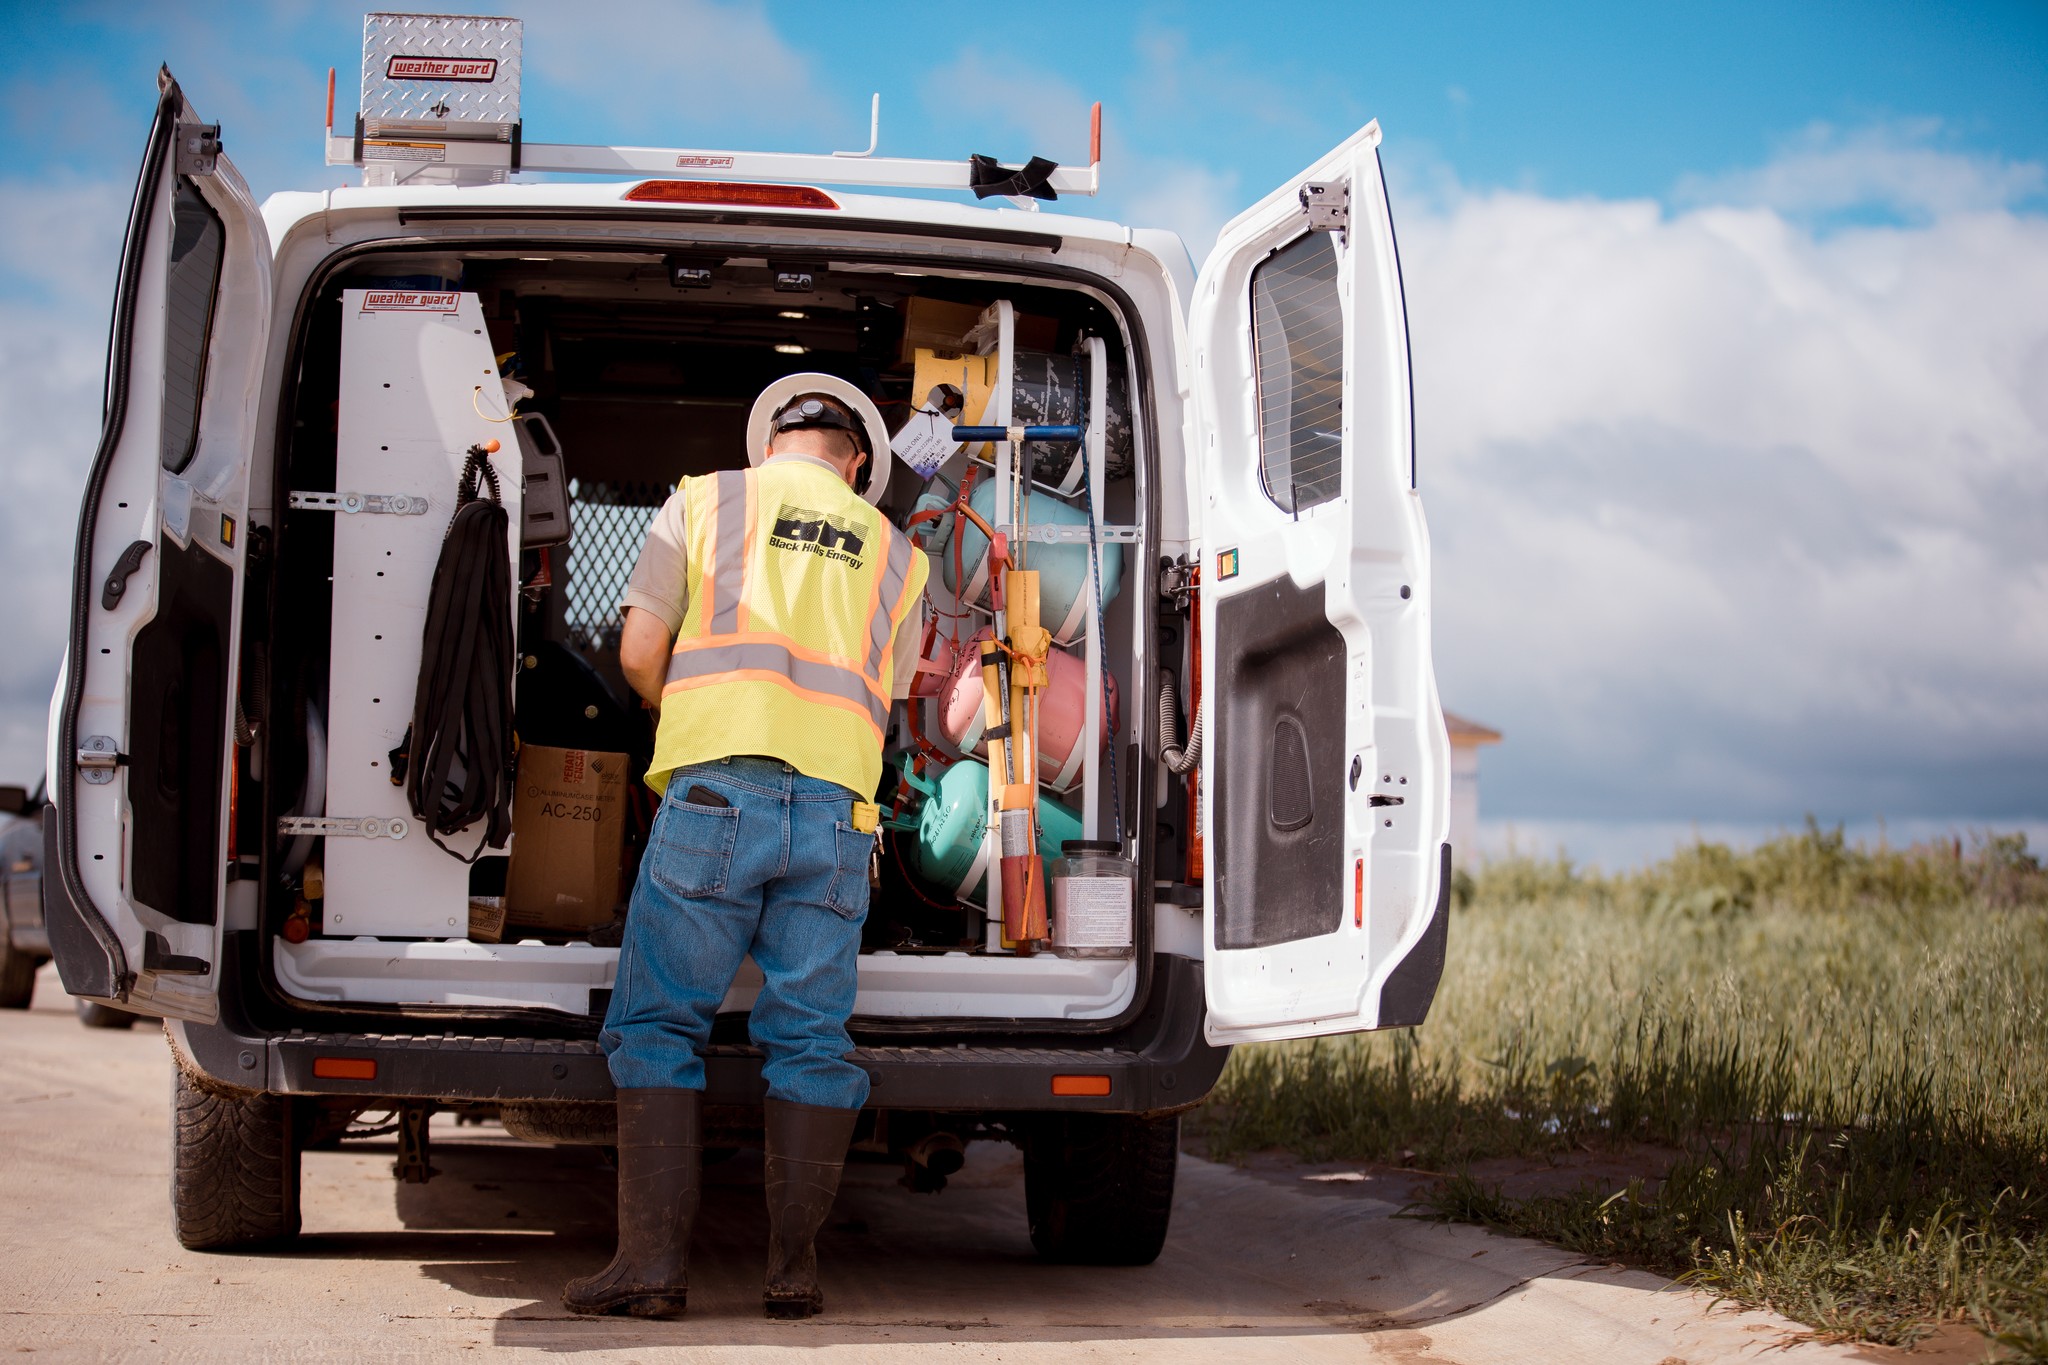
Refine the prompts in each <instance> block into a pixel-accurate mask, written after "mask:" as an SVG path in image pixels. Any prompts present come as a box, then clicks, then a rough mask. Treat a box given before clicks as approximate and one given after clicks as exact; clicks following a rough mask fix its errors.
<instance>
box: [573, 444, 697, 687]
mask: <svg viewBox="0 0 2048 1365" xmlns="http://www.w3.org/2000/svg"><path fill="white" fill-rule="evenodd" d="M675 491H676V486H675V485H674V484H672V483H601V482H597V481H594V480H590V479H571V480H569V582H568V599H569V601H568V610H567V625H568V627H569V639H570V642H571V643H573V644H574V645H575V646H576V647H577V648H579V649H584V650H593V649H613V648H616V647H617V645H618V641H619V598H620V597H621V596H623V595H624V594H625V591H626V580H627V579H629V578H631V577H632V576H633V565H634V563H635V562H636V561H637V560H638V559H639V558H640V545H641V542H643V541H645V540H646V539H647V527H648V524H649V523H650V522H652V521H653V520H654V514H655V513H656V512H658V511H660V510H661V505H662V504H663V503H664V502H667V501H668V496H669V494H671V493H673V492H675Z"/></svg>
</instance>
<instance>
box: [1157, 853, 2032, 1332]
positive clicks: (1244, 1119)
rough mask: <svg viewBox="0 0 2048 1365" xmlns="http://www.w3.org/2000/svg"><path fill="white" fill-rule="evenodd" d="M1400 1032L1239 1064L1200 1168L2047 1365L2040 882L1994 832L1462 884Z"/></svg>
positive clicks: (1849, 1327)
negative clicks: (1322, 1174) (1349, 1182)
mask: <svg viewBox="0 0 2048 1365" xmlns="http://www.w3.org/2000/svg"><path fill="white" fill-rule="evenodd" d="M1455 906H1456V908H1455V911H1454V915H1453V919H1452V924H1451V946H1450V960H1449V963H1448V965H1447V967H1446V969H1445V972H1444V980H1443V986H1442V988H1441V990H1440V991H1439V992H1438V995H1437V1000H1436V1004H1435V1007H1434V1009H1433V1010H1432V1012H1431V1015H1430V1019H1429V1022H1428V1023H1427V1024H1426V1025H1425V1026H1424V1027H1423V1028H1421V1029H1419V1030H1413V1031H1401V1032H1395V1033H1388V1034H1378V1035H1367V1036H1363V1037H1354V1038H1342V1039H1335V1040H1328V1041H1322V1042H1316V1043H1306V1044H1276V1045H1267V1046H1260V1047H1248V1048H1240V1049H1239V1050H1238V1051H1237V1052H1236V1053H1234V1054H1233V1055H1232V1058H1231V1061H1230V1065H1229V1066H1228V1068H1227V1069H1226V1070H1225V1072H1224V1075H1223V1079H1222V1081H1221V1083H1220V1084H1219V1085H1218V1087H1217V1089H1216V1092H1215V1094H1214V1096H1213V1097H1212V1099H1211V1101H1210V1103H1209V1104H1208V1105H1207V1106H1206V1107H1205V1109H1204V1110H1203V1111H1201V1113H1200V1114H1199V1115H1198V1116H1197V1119H1196V1122H1195V1127H1196V1131H1197V1132H1199V1133H1200V1134H1201V1135H1202V1137H1203V1138H1204V1139H1205V1140H1206V1142H1207V1144H1208V1146H1209V1149H1210V1151H1211V1152H1212V1153H1213V1154H1216V1155H1219V1156H1223V1157H1229V1156H1232V1155H1236V1154H1242V1153H1246V1152H1250V1151H1255V1150H1260V1149H1266V1148H1283V1149H1287V1150H1291V1151H1294V1152H1297V1153H1300V1154H1301V1155H1303V1156H1305V1157H1308V1158H1310V1159H1315V1160H1328V1159H1335V1158H1352V1159H1361V1160H1376V1161H1391V1162H1395V1163H1398V1164H1402V1165H1406V1166H1410V1167H1414V1168H1420V1169H1423V1170H1427V1171H1433V1172H1440V1173H1442V1174H1443V1176H1444V1178H1443V1179H1442V1180H1440V1181H1439V1182H1438V1183H1437V1184H1436V1185H1435V1186H1434V1188H1433V1189H1432V1191H1431V1192H1430V1193H1429V1194H1428V1195H1427V1197H1426V1198H1425V1200H1424V1206H1425V1208H1426V1209H1427V1210H1429V1211H1431V1212H1433V1213H1435V1214H1437V1215H1439V1216H1443V1217H1449V1218H1459V1219H1465V1220H1470V1221H1477V1222H1483V1223H1488V1224H1493V1225H1497V1226H1500V1227H1503V1228H1509V1229H1514V1230H1517V1231H1522V1232H1526V1233H1530V1234H1533V1235H1537V1236H1543V1237H1547V1238H1550V1239H1552V1240H1555V1241H1558V1242H1560V1243H1562V1244H1564V1245H1566V1246H1570V1247H1573V1248H1576V1249H1580V1250H1583V1251H1585V1252H1587V1253H1588V1254H1592V1255H1598V1256H1604V1257H1611V1258H1614V1259H1625V1260H1631V1261H1634V1262H1636V1263H1639V1264H1645V1265H1650V1266H1655V1267H1658V1268H1661V1269H1665V1270H1668V1271H1671V1272H1673V1273H1684V1274H1688V1275H1689V1276H1690V1277H1691V1278H1692V1279H1693V1280H1695V1281H1696V1282H1698V1283H1700V1284H1702V1285H1704V1286H1706V1287H1708V1288H1710V1289H1713V1290H1715V1291H1717V1292H1719V1293H1723V1294H1726V1295H1728V1296H1730V1297H1733V1298H1736V1299H1738V1300H1741V1301H1744V1302H1748V1303H1756V1304H1765V1305H1769V1306H1771V1307H1773V1308H1776V1309H1778V1310H1779V1311H1781V1312H1784V1313H1786V1314H1788V1315H1789V1316H1792V1317H1794V1318H1797V1319H1799V1320H1800V1321H1802V1322H1805V1323H1808V1324H1811V1325H1812V1326H1814V1327H1815V1328H1817V1329H1819V1330H1821V1331H1822V1332H1825V1333H1828V1334H1831V1335H1840V1336H1845V1337H1861V1338H1866V1339H1870V1340H1876V1341H1885V1342H1899V1341H1909V1340H1912V1339H1913V1338H1914V1337H1916V1336H1917V1335H1918V1334H1920V1333H1921V1332H1923V1331H1924V1330H1926V1328H1927V1327H1928V1326H1929V1325H1931V1324H1937V1323H1945V1322H1964V1323H1969V1324H1972V1325H1975V1326H1977V1327H1978V1328H1980V1329H1982V1330H1984V1331H1986V1332H1987V1333H1990V1334H1992V1335H1993V1336H1996V1337H1998V1338H1999V1339H2001V1340H2002V1341H2004V1342H2006V1343H2007V1344H2009V1345H2010V1346H2012V1347H2014V1348H2016V1349H2018V1350H2019V1351H2021V1352H2022V1353H2023V1354H2030V1355H2039V1356H2042V1357H2044V1358H2048V874H2044V872H2043V870H2042V869H2041V867H2040V865H2039V863H2038V862H2037V861H2036V860H2035V859H2034V858H2033V857H2032V856H2030V855H2029V854H2028V852H2027V850H2026V845H2025V841H2024V840H2023V839H2020V838H2017V837H1988V836H1987V837H1980V838H1977V839H1974V840H1971V841H1969V842H1968V844H1967V845H1965V844H1963V843H1960V842H1958V843H1947V844H1933V845H1922V846H1916V847H1913V848H1908V849H1886V848H1877V849H1871V848H1865V847H1859V846H1854V845H1850V844H1848V843H1847V842H1845V840H1844V839H1843V838H1842V835H1841V832H1840V831H1839V830H1836V831H1832V832H1830V831H1823V830H1821V829H1818V828H1816V827H1814V826H1813V825H1812V824H1811V823H1809V825H1808V827H1807V829H1806V830H1805V831H1804V832H1803V833H1800V834H1796V835H1788V836H1786V837H1783V838H1780V839H1778V840H1775V841H1773V842H1771V843H1768V844H1765V845H1763V846H1762V847H1760V848H1757V849H1755V850H1752V851H1749V852H1737V851H1734V850H1731V849H1728V848H1726V847H1723V846H1720V845H1714V844H1699V845H1696V846H1694V847H1692V848H1688V849H1685V850H1682V851H1681V852H1679V853H1677V854H1676V855H1674V856H1673V857H1672V858H1670V859H1668V860H1667V861H1665V862H1663V863H1660V864H1658V865H1656V866H1654V867H1651V868H1648V869H1646V870H1643V871H1639V872H1633V873H1627V874H1622V875H1616V876H1605V875H1601V874H1598V873H1594V872H1586V871H1581V870H1579V869H1576V868H1574V867H1572V866H1571V865H1570V864H1568V863H1566V862H1564V861H1563V860H1561V859H1560V860H1557V861H1551V862H1545V861H1540V860H1530V859H1511V860H1506V861H1501V862H1495V863H1493V864H1490V865H1488V866H1486V867H1484V868H1483V869H1482V870H1481V871H1480V872H1479V873H1478V875H1477V876H1476V877H1471V878H1465V877H1461V878H1460V881H1459V885H1458V888H1457V895H1456V897H1455ZM1640 1144H1654V1145H1655V1146H1656V1147H1658V1148H1668V1149H1672V1150H1673V1151H1674V1152H1675V1153H1676V1155H1675V1157H1674V1158H1673V1159H1672V1164H1671V1166H1670V1168H1669V1170H1668V1174H1667V1175H1666V1176H1665V1177H1664V1178H1663V1179H1662V1180H1661V1181H1637V1182H1635V1183H1632V1184H1630V1185H1628V1186H1626V1187H1623V1188H1619V1189H1616V1188H1606V1187H1600V1186H1595V1185H1588V1186H1587V1187H1585V1188H1583V1189H1581V1190H1579V1191H1577V1192H1575V1193H1573V1194H1571V1195H1568V1196H1544V1197H1538V1198H1527V1199H1524V1198H1515V1197H1512V1196H1510V1195H1509V1194H1506V1193H1503V1192H1502V1190H1501V1189H1500V1188H1498V1187H1495V1186H1490V1185H1488V1184H1486V1183H1485V1182H1483V1181H1481V1180H1478V1179H1475V1178H1474V1177H1473V1176H1471V1175H1470V1174H1469V1173H1468V1172H1467V1171H1466V1170H1465V1168H1466V1167H1468V1166H1469V1165H1470V1164H1471V1163H1473V1162H1476V1161H1480V1160H1483V1159H1486V1158H1490V1157H1501V1156H1524V1157H1536V1156H1542V1155H1546V1154H1562V1153H1566V1152H1571V1151H1576V1150H1592V1151H1603V1150H1612V1149H1628V1148H1632V1147H1638V1146H1639V1145H1640Z"/></svg>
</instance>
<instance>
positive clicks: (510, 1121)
mask: <svg viewBox="0 0 2048 1365" xmlns="http://www.w3.org/2000/svg"><path fill="white" fill-rule="evenodd" d="M498 1122H499V1123H501V1124H503V1125H504V1126H505V1132H506V1133H507V1134H509V1135H510V1136H512V1137H516V1138H518V1139H519V1140H520V1141H521V1142H551V1143H554V1144H555V1145H556V1146H571V1147H579V1146H580V1147H610V1146H613V1145H614V1144H616V1143H617V1142H618V1140H619V1107H618V1106H617V1105H616V1104H613V1103H612V1102H611V1101H609V1100H507V1101H505V1103H503V1104H501V1105H499V1106H498Z"/></svg>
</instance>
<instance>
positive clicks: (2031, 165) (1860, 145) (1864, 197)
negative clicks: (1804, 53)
mask: <svg viewBox="0 0 2048 1365" xmlns="http://www.w3.org/2000/svg"><path fill="white" fill-rule="evenodd" d="M1941 134H1942V126H1941V124H1940V122H1939V121H1938V120H1935V119H1913V120H1905V121H1900V122H1894V123H1885V124H1877V125H1873V126H1868V127H1862V128H1855V129H1849V130H1843V129H1840V128H1836V127H1835V126H1833V125H1832V124H1827V123H1816V124H1812V125H1810V126H1809V127H1807V128H1806V129H1805V130H1804V131H1802V132H1801V133H1800V134H1799V135H1798V136H1797V137H1794V138H1791V139H1788V140H1787V141H1786V142H1785V143H1783V144H1782V145H1781V146H1780V147H1779V148H1778V151H1777V154H1776V155H1775V156H1773V157H1772V158H1771V160H1770V161H1769V162H1768V163H1767V164H1765V165H1763V166H1760V167H1757V168H1755V169H1751V170H1743V171H1737V172H1734V173H1732V174H1724V175H1714V176H1688V177H1687V178H1685V179H1684V180H1682V181H1680V182H1679V187H1678V196H1679V198H1680V199H1681V200H1682V201H1684V202H1688V203H1695V204H1741V205H1758V206H1762V207H1767V208H1772V209H1776V210H1778V211H1780V212H1783V213H1788V214H1826V213H1833V212H1838V211H1840V210H1844V209H1872V208H1879V209H1886V210H1890V211H1891V212H1893V213H1898V214H1903V215H1906V216H1908V217H1913V218H1923V219H1924V218H1931V217H1937V216H1940V215H1943V214H1951V213H1974V212H1982V211H1984V210H1987V209H2002V208H2008V207H2011V206H2013V205H2015V204H2017V203H2020V202H2022V201H2024V200H2026V199H2029V198H2032V197H2034V196H2037V195H2039V194H2041V193H2042V191H2043V190H2044V189H2048V177H2044V174H2043V169H2042V167H2041V166H2040V165H2039V163H2036V162H2013V161H2005V160H2001V159H2000V158H1998V157H1993V156H1975V155H1970V154H1967V153H1963V152H1958V151H1953V150H1945V149H1943V148H1942V147H1941V146H1940V145H1939V144H1940V139H1941Z"/></svg>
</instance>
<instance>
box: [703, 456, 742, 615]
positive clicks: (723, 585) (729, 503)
mask: <svg viewBox="0 0 2048 1365" xmlns="http://www.w3.org/2000/svg"><path fill="white" fill-rule="evenodd" d="M717 486H718V506H717V509H716V513H715V516H716V521H715V523H714V526H715V529H714V531H713V533H712V537H711V572H710V573H708V574H706V575H704V582H705V586H706V588H707V589H708V590H709V591H710V593H711V610H710V611H708V612H706V613H705V614H704V634H705V635H707V636H708V635H736V634H738V633H739V632H740V631H741V630H742V629H744V628H745V627H744V624H743V622H742V621H741V619H740V618H741V615H742V602H741V598H742V596H743V594H744V593H745V591H746V582H747V551H748V550H749V549H750V548H751V545H750V544H749V542H750V540H751V537H750V536H749V535H748V532H749V530H750V529H751V528H752V525H753V518H752V517H750V516H748V515H747V512H748V510H749V509H748V507H747V502H748V498H747V471H746V470H744V469H725V470H721V471H719V474H718V485H717Z"/></svg>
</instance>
